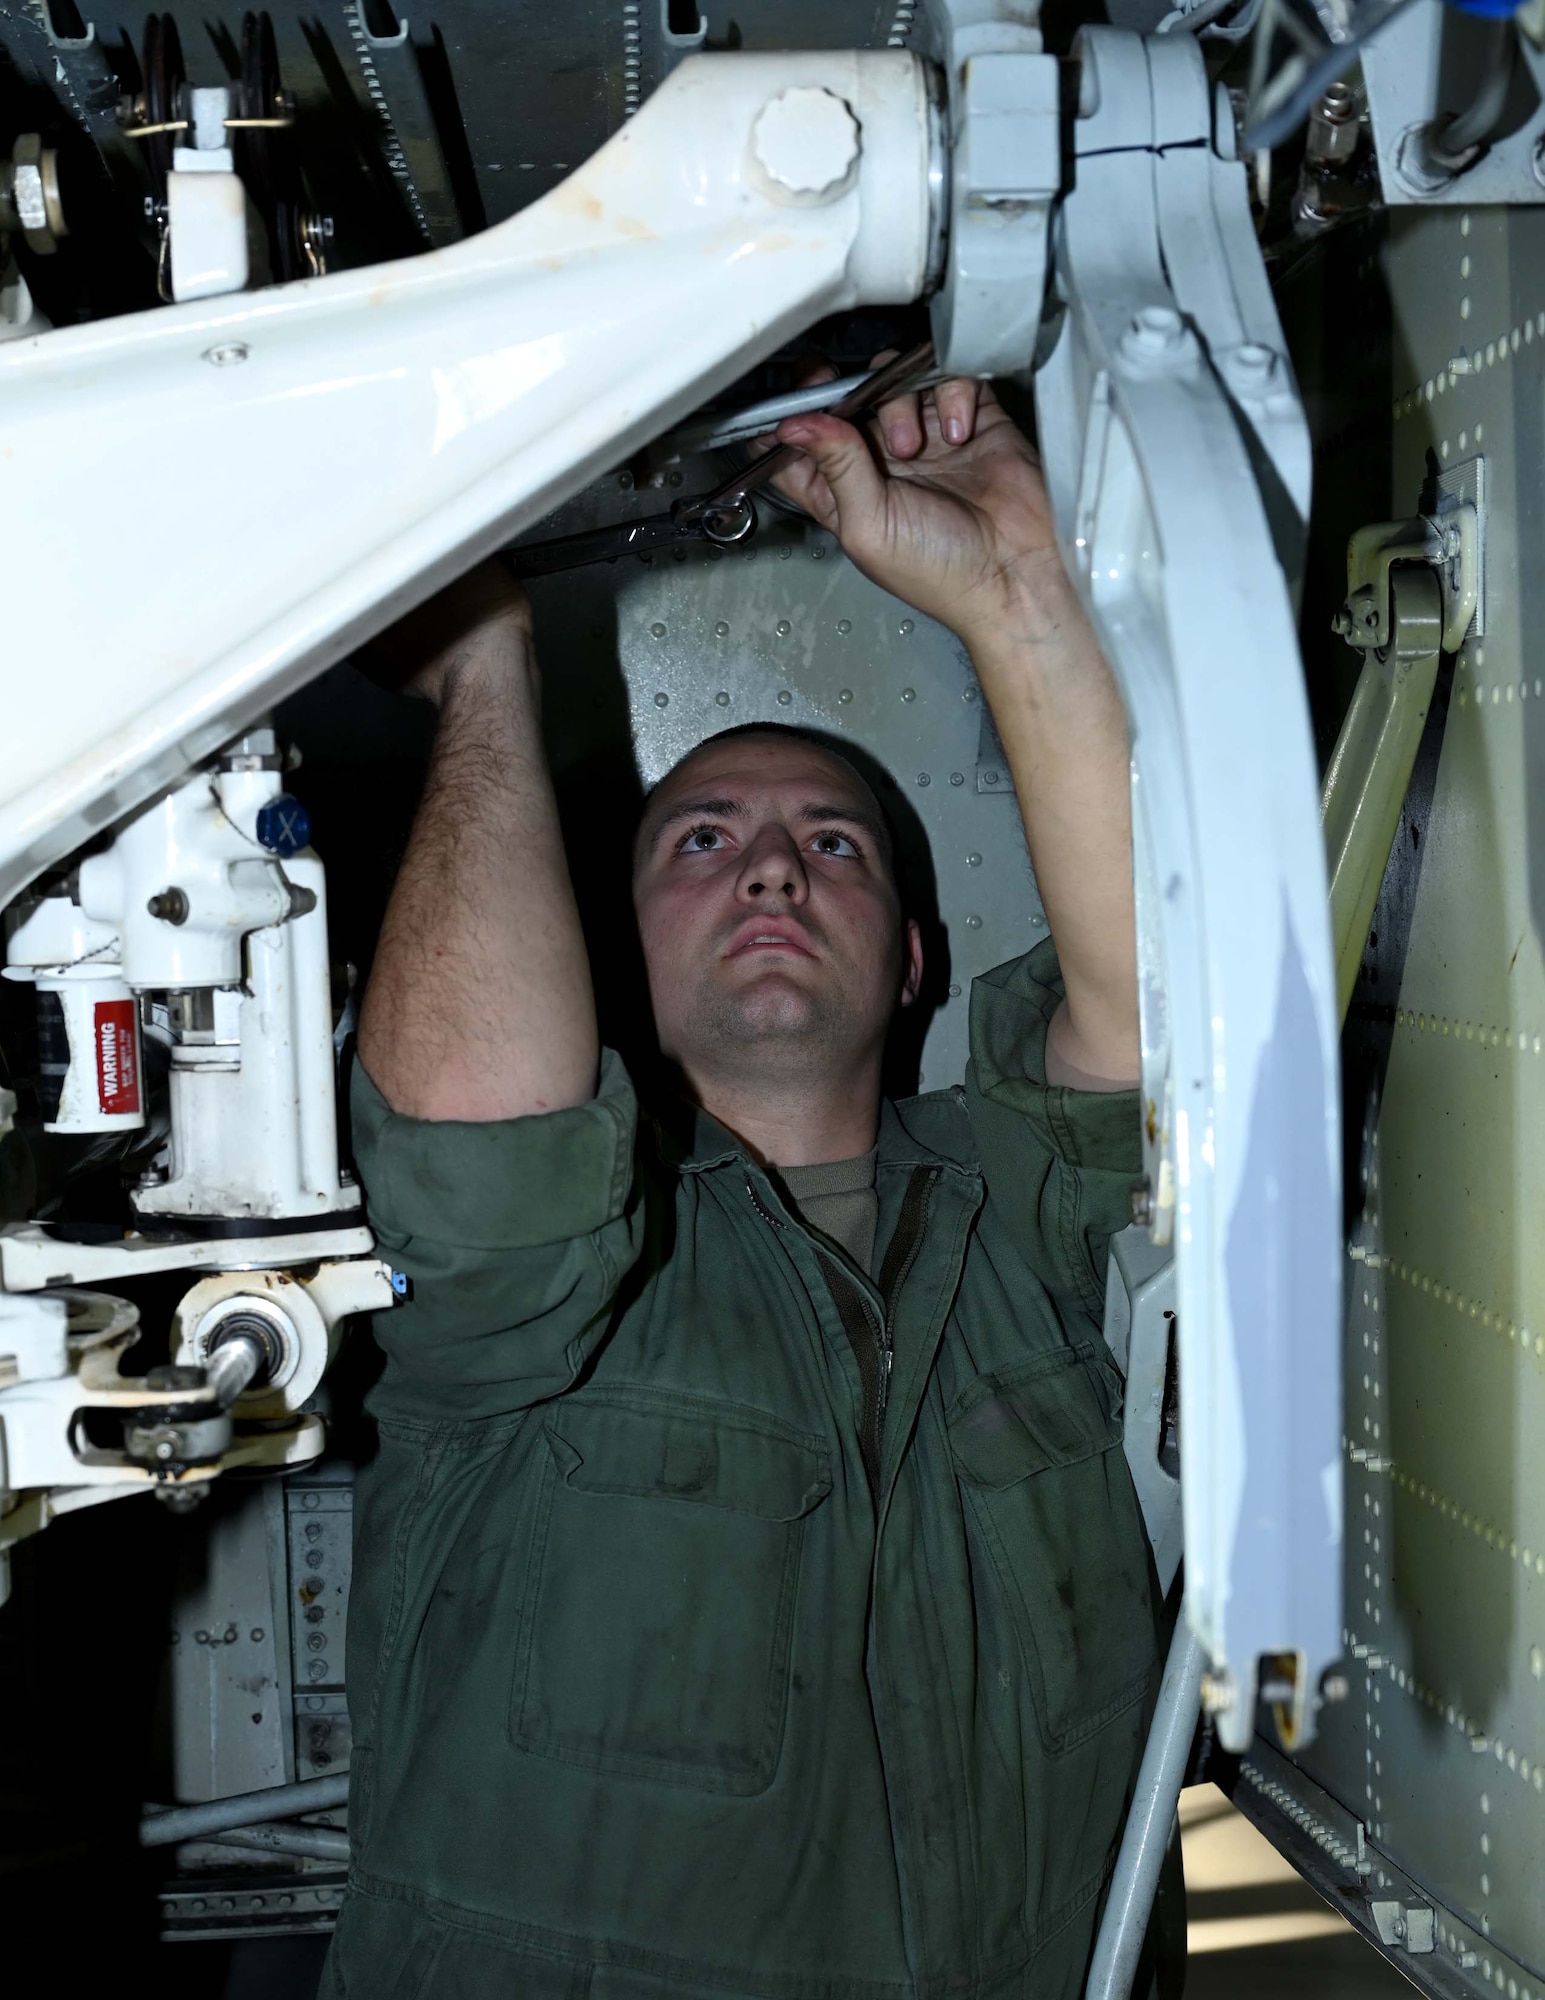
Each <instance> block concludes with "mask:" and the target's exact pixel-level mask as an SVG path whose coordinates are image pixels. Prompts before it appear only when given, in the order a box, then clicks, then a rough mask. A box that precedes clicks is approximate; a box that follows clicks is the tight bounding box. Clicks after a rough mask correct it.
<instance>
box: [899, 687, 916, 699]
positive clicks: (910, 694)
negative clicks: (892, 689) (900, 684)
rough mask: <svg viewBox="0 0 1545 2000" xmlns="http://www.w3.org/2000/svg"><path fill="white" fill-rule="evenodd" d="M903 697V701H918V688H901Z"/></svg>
mask: <svg viewBox="0 0 1545 2000" xmlns="http://www.w3.org/2000/svg"><path fill="white" fill-rule="evenodd" d="M901 699H902V700H903V701H916V700H917V689H916V688H903V689H902V690H901Z"/></svg>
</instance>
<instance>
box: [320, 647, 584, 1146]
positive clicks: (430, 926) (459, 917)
mask: <svg viewBox="0 0 1545 2000" xmlns="http://www.w3.org/2000/svg"><path fill="white" fill-rule="evenodd" d="M359 1047H360V1058H361V1060H362V1061H363V1063H364V1065H365V1068H366V1070H367V1071H368V1072H369V1074H370V1076H371V1078H372V1080H373V1081H374V1083H375V1084H376V1087H377V1088H378V1089H379V1090H380V1091H381V1092H382V1094H383V1095H384V1096H385V1097H386V1099H387V1101H388V1102H389V1103H390V1104H391V1105H392V1106H393V1107H394V1108H395V1109H396V1110H398V1111H402V1112H406V1113H408V1114H409V1115H410V1116H413V1117H416V1118H462V1119H493V1118H515V1117H522V1116H525V1115H527V1114H529V1113H532V1112H541V1111H553V1110H558V1109H560V1108H562V1107H564V1106H567V1105H572V1104H578V1103H582V1102H583V1101H584V1100H585V1099H586V1098H588V1097H590V1096H591V1095H592V1094H593V1093H594V1090H595V1080H596V1064H597V1060H598V1044H597V1037H596V1026H595V1004H594V999H593V996H592V991H591V985H590V970H589V966H588V964H587V963H586V958H585V948H584V940H583V937H582V935H581V932H580V926H579V917H578V914H577V912H576V910H575V906H574V895H573V890H572V887H571V886H570V882H569V873H568V865H567V862H566V860H565V858H564V853H563V845H562V840H561V837H560V833H559V827H558V813H557V806H556V803H555V801H554V798H553V789H552V781H551V778H550V776H549V774H548V770H547V765H546V759H545V757H544V754H543V749H542V738H541V715H540V692H539V686H538V682H537V678H536V673H535V668H534V665H533V664H532V663H531V661H530V658H529V651H528V650H526V651H523V652H522V653H521V655H520V657H518V658H516V659H514V660H502V661H490V660H483V659H474V660H472V661H470V662H468V663H467V664H466V665H465V666H464V667H462V668H461V669H460V670H458V671H457V672H456V673H454V674H452V675H451V676H449V677H448V679H447V681H446V685H445V690H444V694H443V698H442V701H441V714H440V729H439V734H438V737H437V739H436V742H435V750H434V756H433V759H432V761H431V764H430V771H429V778H428V782H427V784H426V786H425V790H424V798H423V802H422V803H421V805H420V807H419V811H418V816H417V818H416V820H415V821H414V825H413V832H412V835H411V837H410V839H409V842H408V848H407V852H406V854H405V855H404V857H403V862H402V867H401V869H400V870H399V872H398V876H397V882H396V885H395V887H394V889H393V891H392V898H391V902H390V905H389V907H388V909H387V913H386V921H385V923H384V925H383V926H382V930H381V941H380V945H379V947H378V950H377V954H376V961H375V966H374V969H373V971H372V974H371V978H370V985H369V988H368V990H367V992H366V995H365V1004H364V1007H363V1010H362V1013H361V1017H360V1037H359Z"/></svg>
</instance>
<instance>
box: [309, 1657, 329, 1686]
mask: <svg viewBox="0 0 1545 2000" xmlns="http://www.w3.org/2000/svg"><path fill="white" fill-rule="evenodd" d="M306 1678H307V1679H308V1680H313V1681H325V1680H326V1679H327V1662H326V1660H308V1661H307V1662H306Z"/></svg>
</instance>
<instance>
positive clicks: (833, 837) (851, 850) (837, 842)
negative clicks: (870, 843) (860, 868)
mask: <svg viewBox="0 0 1545 2000" xmlns="http://www.w3.org/2000/svg"><path fill="white" fill-rule="evenodd" d="M815 851H816V853H817V854H840V855H843V856H848V855H851V856H853V857H854V858H855V859H856V858H857V855H858V849H857V848H856V847H855V846H854V844H853V842H852V841H851V840H849V839H848V837H847V835H846V834H845V833H818V834H817V835H816V837H815Z"/></svg>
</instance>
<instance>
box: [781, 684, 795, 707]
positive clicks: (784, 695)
mask: <svg viewBox="0 0 1545 2000" xmlns="http://www.w3.org/2000/svg"><path fill="white" fill-rule="evenodd" d="M793 699H794V697H793V695H791V694H790V693H789V691H788V689H787V688H779V690H778V706H779V707H780V708H787V707H788V705H789V703H790V702H791V701H792V700H793Z"/></svg>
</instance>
